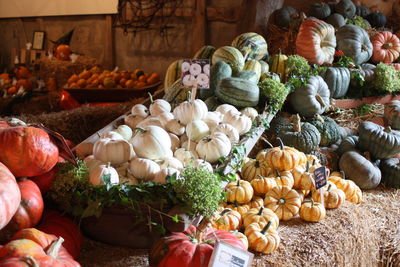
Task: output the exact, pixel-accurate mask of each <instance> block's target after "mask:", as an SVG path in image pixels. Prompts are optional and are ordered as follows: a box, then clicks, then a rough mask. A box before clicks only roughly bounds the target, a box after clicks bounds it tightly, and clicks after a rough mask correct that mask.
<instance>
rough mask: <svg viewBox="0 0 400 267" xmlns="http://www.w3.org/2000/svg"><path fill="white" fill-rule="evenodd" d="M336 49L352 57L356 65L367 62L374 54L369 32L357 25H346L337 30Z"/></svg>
mask: <svg viewBox="0 0 400 267" xmlns="http://www.w3.org/2000/svg"><path fill="white" fill-rule="evenodd" d="M336 43H337V44H336V49H337V50H342V51H343V53H344V54H345V55H346V56H348V57H350V58H352V59H353V60H354V63H355V64H356V65H360V64H362V63H364V62H367V61H368V60H369V59H370V58H371V56H372V43H371V41H370V39H369V35H368V33H367V32H366V31H365V30H364V29H363V28H361V27H360V26H357V25H350V24H348V25H345V26H343V27H340V28H339V30H338V31H337V32H336Z"/></svg>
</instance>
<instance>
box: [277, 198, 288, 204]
mask: <svg viewBox="0 0 400 267" xmlns="http://www.w3.org/2000/svg"><path fill="white" fill-rule="evenodd" d="M285 202H286V200H285V199H284V198H280V199H278V204H285Z"/></svg>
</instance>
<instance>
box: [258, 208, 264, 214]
mask: <svg viewBox="0 0 400 267" xmlns="http://www.w3.org/2000/svg"><path fill="white" fill-rule="evenodd" d="M263 210H264V207H263V206H261V207H260V210H259V211H258V213H257V215H258V216H261V214H262V213H263Z"/></svg>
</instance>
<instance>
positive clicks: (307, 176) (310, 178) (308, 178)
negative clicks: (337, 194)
mask: <svg viewBox="0 0 400 267" xmlns="http://www.w3.org/2000/svg"><path fill="white" fill-rule="evenodd" d="M299 178H300V182H299V184H298V188H299V189H300V190H312V189H314V188H315V180H314V174H313V173H312V172H311V171H310V164H309V163H308V162H307V164H306V169H305V171H304V172H303V173H302V174H301V176H300V177H299Z"/></svg>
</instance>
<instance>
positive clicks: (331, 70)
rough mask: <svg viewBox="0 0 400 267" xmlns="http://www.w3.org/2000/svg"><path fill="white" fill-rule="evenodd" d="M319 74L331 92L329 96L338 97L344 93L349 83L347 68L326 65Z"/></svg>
mask: <svg viewBox="0 0 400 267" xmlns="http://www.w3.org/2000/svg"><path fill="white" fill-rule="evenodd" d="M320 76H321V77H322V78H323V79H324V81H325V82H326V84H327V85H328V88H329V91H330V92H331V98H340V97H342V96H344V95H346V93H347V91H348V90H349V85H350V70H349V69H348V68H335V67H328V68H326V69H324V70H323V71H322V72H321V73H320Z"/></svg>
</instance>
